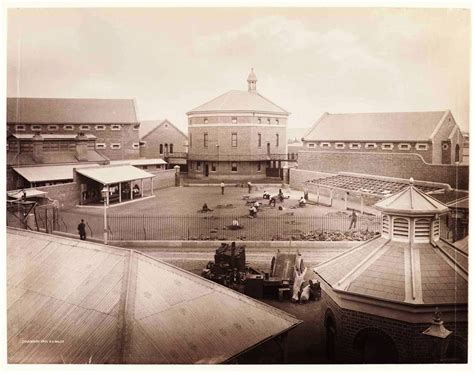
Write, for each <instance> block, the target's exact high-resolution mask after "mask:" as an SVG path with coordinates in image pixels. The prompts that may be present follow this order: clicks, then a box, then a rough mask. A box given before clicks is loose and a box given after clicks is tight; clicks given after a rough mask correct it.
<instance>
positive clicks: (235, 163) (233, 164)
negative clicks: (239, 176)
mask: <svg viewBox="0 0 474 373" xmlns="http://www.w3.org/2000/svg"><path fill="white" fill-rule="evenodd" d="M231 170H232V172H237V162H232V163H231Z"/></svg>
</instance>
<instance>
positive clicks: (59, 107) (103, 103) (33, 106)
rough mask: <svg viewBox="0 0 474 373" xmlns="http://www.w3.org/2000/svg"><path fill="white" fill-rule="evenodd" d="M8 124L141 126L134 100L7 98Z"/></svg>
mask: <svg viewBox="0 0 474 373" xmlns="http://www.w3.org/2000/svg"><path fill="white" fill-rule="evenodd" d="M7 123H33V124H55V123H58V124H68V123H70V124H82V123H84V124H89V123H104V124H113V123H138V119H137V112H136V108H135V101H134V100H133V99H99V98H94V99H85V98H32V97H9V98H7Z"/></svg>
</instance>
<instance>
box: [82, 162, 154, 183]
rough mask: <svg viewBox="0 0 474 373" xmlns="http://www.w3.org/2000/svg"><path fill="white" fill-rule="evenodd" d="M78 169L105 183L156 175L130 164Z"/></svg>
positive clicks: (83, 173)
mask: <svg viewBox="0 0 474 373" xmlns="http://www.w3.org/2000/svg"><path fill="white" fill-rule="evenodd" d="M76 171H77V173H79V174H81V175H84V176H86V177H88V178H89V179H92V180H95V181H97V182H99V183H101V184H104V185H109V184H116V183H120V182H125V181H132V180H141V179H148V178H150V177H155V175H153V174H151V173H149V172H146V171H144V170H141V169H139V168H137V167H134V166H131V165H128V164H127V165H118V166H111V167H107V166H104V167H96V168H87V169H78V170H76Z"/></svg>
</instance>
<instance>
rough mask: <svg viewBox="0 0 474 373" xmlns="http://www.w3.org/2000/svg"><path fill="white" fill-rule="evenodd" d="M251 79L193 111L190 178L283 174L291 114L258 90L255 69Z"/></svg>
mask: <svg viewBox="0 0 474 373" xmlns="http://www.w3.org/2000/svg"><path fill="white" fill-rule="evenodd" d="M247 83H248V90H247V91H237V90H232V91H229V92H227V93H224V94H223V95H221V96H219V97H217V98H215V99H213V100H211V101H209V102H207V103H205V104H203V105H201V106H198V107H196V108H194V109H193V110H191V111H189V112H188V113H187V116H188V132H189V152H188V173H189V176H190V177H194V178H208V177H210V178H213V177H214V178H219V179H222V180H226V179H257V178H262V177H265V176H275V177H281V176H282V168H283V165H284V164H283V163H284V161H285V158H286V145H287V144H286V126H287V120H288V115H289V113H288V112H287V111H286V110H284V109H282V108H281V107H280V106H278V105H276V104H274V103H273V102H271V101H270V100H268V99H267V98H265V97H263V96H262V95H261V94H260V93H258V92H257V77H256V76H255V74H254V72H253V70H252V72H251V73H250V75H249V76H248V78H247Z"/></svg>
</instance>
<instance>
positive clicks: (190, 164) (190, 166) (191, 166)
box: [189, 162, 193, 170]
mask: <svg viewBox="0 0 474 373" xmlns="http://www.w3.org/2000/svg"><path fill="white" fill-rule="evenodd" d="M189 169H190V170H192V169H193V162H189Z"/></svg>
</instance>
